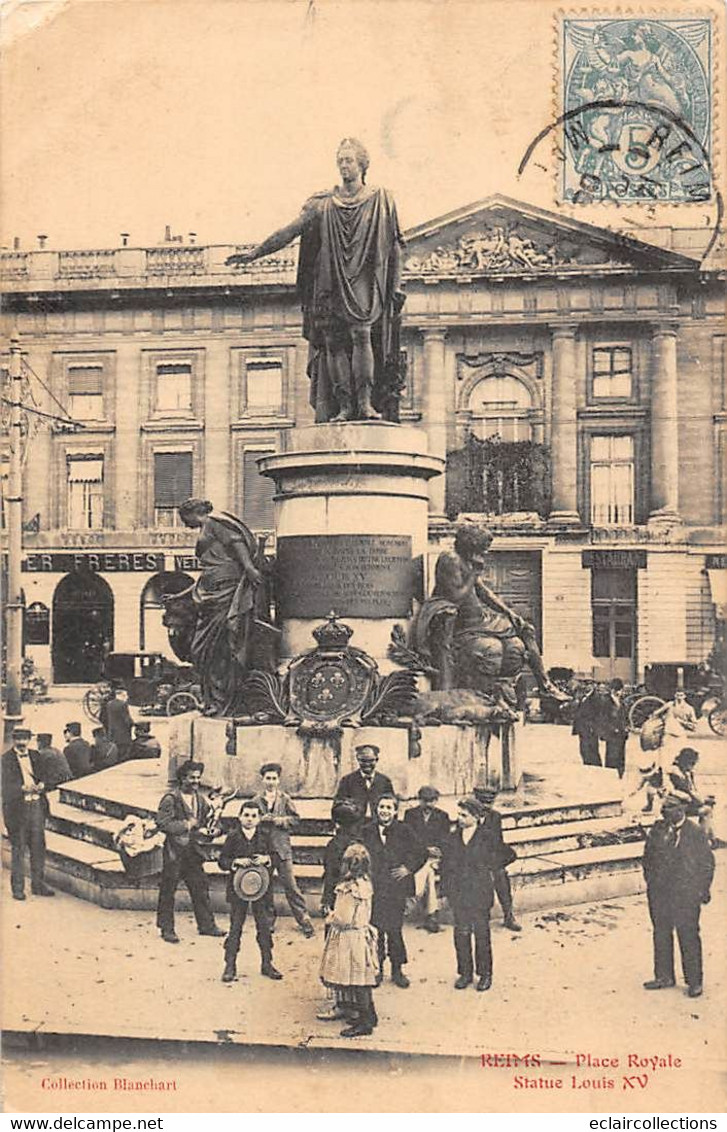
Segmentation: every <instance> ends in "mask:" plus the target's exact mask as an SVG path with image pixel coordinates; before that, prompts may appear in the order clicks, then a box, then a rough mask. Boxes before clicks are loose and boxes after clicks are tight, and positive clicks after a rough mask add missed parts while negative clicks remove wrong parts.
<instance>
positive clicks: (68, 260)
mask: <svg viewBox="0 0 727 1132" xmlns="http://www.w3.org/2000/svg"><path fill="white" fill-rule="evenodd" d="M115 274H116V265H115V263H114V252H113V250H111V249H109V250H106V249H100V250H95V251H74V252H59V253H58V275H59V276H60V278H61V279H96V278H99V277H101V278H103V277H106V278H108V276H110V275H115Z"/></svg>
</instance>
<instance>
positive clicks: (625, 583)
mask: <svg viewBox="0 0 727 1132" xmlns="http://www.w3.org/2000/svg"><path fill="white" fill-rule="evenodd" d="M591 607H592V613H593V656H594V658H596V659H597V660H610V661H619V660H631V659H632V658H633V656H634V654H635V649H636V571H635V570H620V569H611V568H609V567H605V568H602V569H600V568H594V570H593V573H592V575H591ZM624 671H625V672H626V673H627V675H628V671H629V669H628V666H627V667H626V668H624ZM612 675H618V672H617V671H616V669H614V671H613V673H612Z"/></svg>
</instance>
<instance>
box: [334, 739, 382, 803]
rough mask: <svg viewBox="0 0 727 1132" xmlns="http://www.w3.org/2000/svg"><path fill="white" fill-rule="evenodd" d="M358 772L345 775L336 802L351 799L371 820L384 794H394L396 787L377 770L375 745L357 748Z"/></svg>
mask: <svg viewBox="0 0 727 1132" xmlns="http://www.w3.org/2000/svg"><path fill="white" fill-rule="evenodd" d="M355 754H356V762H357V763H358V770H354V771H352V773H351V774H344V776H343V778H342V779H341V781H340V782H339V784H338V788H337V790H336V797H335V799H334V800H335V801H339V800H340V799H341V798H351V799H352V800H353V801H354V802H356V804H357V805H358V807H359V808H360V810H361V814H362V816H363V818H364V819H366V820H370V819H372V818H373V817H374V814H375V813H376V805H377V803H378V800H379V798H380V797H381V796H382V795H383V794H393V793H394V785H393V783H392V781H391V779H390V778H388V777H387V776H386V775H385V774H380V773H379V772H378V771H377V769H376V764H377V763H378V761H379V748H378V747H376V746H374V744H373V743H364V744H362V746H360V747H356V751H355Z"/></svg>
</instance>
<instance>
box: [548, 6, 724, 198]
mask: <svg viewBox="0 0 727 1132" xmlns="http://www.w3.org/2000/svg"><path fill="white" fill-rule="evenodd" d="M558 35H559V50H560V64H561V65H560V73H559V89H558V99H559V109H558V114H559V118H560V121H561V130H562V133H561V137H560V146H561V148H562V155H561V157H562V160H561V168H562V172H561V173H560V174H559V196H560V199H561V200H562V201H568V202H571V203H574V204H579V203H586V204H591V203H593V202H597V201H622V202H629V203H634V202H645V203H650V202H655V201H662V202H670V203H693V202H698V201H706V200H710V199H711V198H712V196H713V193H714V188H713V184H712V175H711V153H712V145H713V137H712V134H713V121H712V105H713V104H712V40H713V29H712V23H711V20H710V19H709V18H708V17H705V18H695V19H656V18H644V17H643V16H640V17H638V18H637V17H628V18H627V17H623V18H593V19H581V18H575V17H573V18H571V17H569V16H563V17H561V19H560V21H559V25H558Z"/></svg>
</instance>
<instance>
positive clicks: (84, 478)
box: [68, 456, 104, 531]
mask: <svg viewBox="0 0 727 1132" xmlns="http://www.w3.org/2000/svg"><path fill="white" fill-rule="evenodd" d="M103 465H104V462H103V456H69V457H68V527H69V529H70V530H72V531H100V530H101V528H102V527H103Z"/></svg>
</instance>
